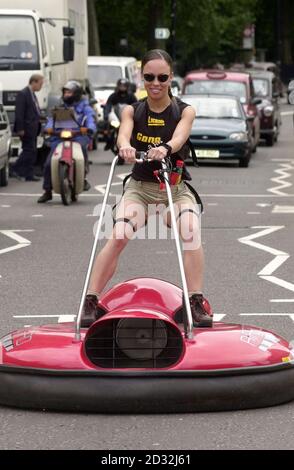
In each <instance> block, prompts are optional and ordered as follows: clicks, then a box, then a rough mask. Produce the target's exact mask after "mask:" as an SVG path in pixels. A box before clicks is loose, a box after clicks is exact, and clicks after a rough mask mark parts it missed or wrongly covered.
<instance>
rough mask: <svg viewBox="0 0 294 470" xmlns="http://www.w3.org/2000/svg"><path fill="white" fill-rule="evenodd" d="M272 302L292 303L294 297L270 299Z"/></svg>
mask: <svg viewBox="0 0 294 470" xmlns="http://www.w3.org/2000/svg"><path fill="white" fill-rule="evenodd" d="M270 302H279V303H280V302H281V303H292V302H294V299H270Z"/></svg>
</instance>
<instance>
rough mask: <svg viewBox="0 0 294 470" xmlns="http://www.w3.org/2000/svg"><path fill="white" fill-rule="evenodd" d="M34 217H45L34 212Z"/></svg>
mask: <svg viewBox="0 0 294 470" xmlns="http://www.w3.org/2000/svg"><path fill="white" fill-rule="evenodd" d="M32 217H44V216H43V214H33V215H32Z"/></svg>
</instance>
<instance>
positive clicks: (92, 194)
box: [0, 183, 294, 207]
mask: <svg viewBox="0 0 294 470" xmlns="http://www.w3.org/2000/svg"><path fill="white" fill-rule="evenodd" d="M120 184H121V183H120ZM101 186H103V185H101ZM120 194H121V193H116V194H112V193H109V197H117V196H119V195H120ZM0 196H8V197H9V196H12V197H26V196H27V197H35V198H37V197H38V196H41V194H40V193H35V194H29V193H1V192H0ZM103 196H104V192H103V194H102V193H101V194H99V193H90V194H79V198H97V197H103ZM201 196H203V197H216V198H218V197H224V198H225V197H227V198H271V199H273V198H277V199H282V198H283V197H287V198H291V197H294V193H293V194H252V193H250V194H222V193H211V194H210V193H207V194H205V193H201ZM52 206H54V207H63V205H62V204H59V202H58V199H57V195H56V196H55V199H54V201H53V202H49V203H48V207H52Z"/></svg>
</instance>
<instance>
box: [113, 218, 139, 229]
mask: <svg viewBox="0 0 294 470" xmlns="http://www.w3.org/2000/svg"><path fill="white" fill-rule="evenodd" d="M117 222H124V223H125V224H130V226H131V227H132V229H133V231H134V232H135V231H136V227H135V225H134V224H133V222H132V221H131V219H127V218H126V217H120V218H119V219H115V220H114V221H113V226H115V224H117Z"/></svg>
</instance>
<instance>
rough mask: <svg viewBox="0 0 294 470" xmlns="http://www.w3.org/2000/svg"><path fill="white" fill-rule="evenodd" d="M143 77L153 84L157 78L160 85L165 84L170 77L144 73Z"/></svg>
mask: <svg viewBox="0 0 294 470" xmlns="http://www.w3.org/2000/svg"><path fill="white" fill-rule="evenodd" d="M143 77H144V80H145V81H146V82H153V81H154V80H155V78H157V80H158V81H159V82H160V83H164V82H167V81H168V79H169V75H167V74H164V73H161V74H159V75H154V74H153V73H144V75H143Z"/></svg>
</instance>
